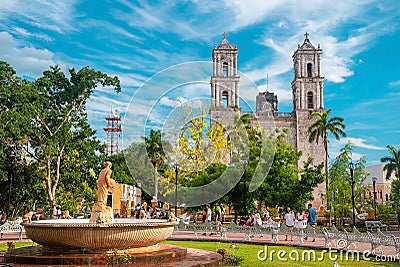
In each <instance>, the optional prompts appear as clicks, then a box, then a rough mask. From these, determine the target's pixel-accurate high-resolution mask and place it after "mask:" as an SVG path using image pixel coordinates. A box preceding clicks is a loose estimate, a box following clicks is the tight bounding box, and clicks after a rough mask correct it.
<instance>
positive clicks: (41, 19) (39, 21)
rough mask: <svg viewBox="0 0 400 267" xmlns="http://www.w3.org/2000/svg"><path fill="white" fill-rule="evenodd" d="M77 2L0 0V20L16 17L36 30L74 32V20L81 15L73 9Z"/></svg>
mask: <svg viewBox="0 0 400 267" xmlns="http://www.w3.org/2000/svg"><path fill="white" fill-rule="evenodd" d="M78 2H79V0H70V1H52V0H30V1H23V0H6V1H4V0H2V2H1V5H2V7H1V9H2V10H1V12H0V20H1V19H4V20H7V19H12V18H16V17H18V18H20V19H21V20H22V21H24V22H25V23H28V24H30V25H32V26H34V28H38V29H46V30H50V31H54V32H57V33H64V32H66V31H71V30H72V31H75V27H76V25H75V24H74V23H73V22H74V18H76V17H77V16H80V15H81V14H80V12H79V11H78V10H76V9H75V8H74V6H75V4H76V3H78Z"/></svg>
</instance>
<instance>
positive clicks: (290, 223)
mask: <svg viewBox="0 0 400 267" xmlns="http://www.w3.org/2000/svg"><path fill="white" fill-rule="evenodd" d="M295 220H296V217H295V216H294V214H293V211H292V209H291V208H287V213H286V214H285V225H286V227H287V228H288V232H293V227H294V221H295ZM287 240H288V236H287V235H286V239H285V241H287ZM290 241H293V236H292V235H290Z"/></svg>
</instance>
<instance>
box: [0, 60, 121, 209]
mask: <svg viewBox="0 0 400 267" xmlns="http://www.w3.org/2000/svg"><path fill="white" fill-rule="evenodd" d="M68 76H69V78H68V77H67V76H66V75H65V74H64V73H63V72H62V71H61V70H60V68H59V67H58V66H54V67H50V70H46V71H44V72H43V76H42V77H40V78H39V79H37V80H36V81H33V82H29V81H26V80H22V79H21V78H19V77H17V76H15V71H14V70H13V69H12V67H11V66H9V65H8V64H7V63H5V62H0V86H1V91H0V120H1V123H0V125H1V126H0V139H1V141H2V142H1V143H2V149H1V152H0V153H1V155H2V156H3V157H6V158H10V156H11V155H12V156H13V159H14V161H15V163H16V164H17V165H19V166H22V167H23V168H24V169H25V170H26V171H27V172H29V173H30V175H31V177H32V178H34V179H35V180H36V182H33V181H32V182H31V183H29V184H27V185H26V186H27V188H29V190H31V191H33V192H35V191H38V190H37V188H38V184H40V185H41V187H39V188H44V190H43V191H42V192H41V194H44V195H45V196H46V198H47V202H48V204H49V206H50V210H51V211H52V210H54V207H55V205H56V202H57V199H56V192H57V187H58V185H59V184H62V187H63V190H65V191H68V192H72V193H74V192H75V191H76V188H77V187H79V186H81V185H82V183H87V184H88V185H89V186H93V185H95V180H94V179H93V175H92V173H93V172H94V170H95V169H97V167H98V165H99V158H98V156H97V154H96V153H98V152H101V151H103V146H102V145H101V144H100V142H99V141H98V140H97V139H96V138H95V137H94V134H95V132H94V131H93V130H92V129H91V127H90V125H89V124H88V122H87V115H86V111H85V104H86V100H87V99H88V98H89V97H90V95H91V94H92V93H93V91H94V90H95V88H96V87H97V86H98V85H101V86H106V87H109V86H112V87H114V89H115V91H116V92H119V91H120V90H121V88H120V84H119V80H118V78H117V77H110V76H108V75H107V74H103V73H101V72H100V71H96V70H94V69H90V68H88V67H84V68H82V69H81V70H79V71H76V70H75V69H70V70H69V75H68ZM2 171H3V174H2V173H1V172H0V177H4V171H6V169H2ZM2 179H4V178H2ZM42 186H43V187H42ZM74 198H76V197H74Z"/></svg>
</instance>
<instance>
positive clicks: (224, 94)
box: [222, 91, 229, 107]
mask: <svg viewBox="0 0 400 267" xmlns="http://www.w3.org/2000/svg"><path fill="white" fill-rule="evenodd" d="M222 106H223V107H229V94H228V92H227V91H224V92H222Z"/></svg>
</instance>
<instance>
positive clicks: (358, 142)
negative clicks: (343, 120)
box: [330, 137, 386, 150]
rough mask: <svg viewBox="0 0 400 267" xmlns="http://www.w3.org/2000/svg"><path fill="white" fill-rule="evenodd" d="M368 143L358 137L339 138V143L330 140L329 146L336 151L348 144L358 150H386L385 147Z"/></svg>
mask: <svg viewBox="0 0 400 267" xmlns="http://www.w3.org/2000/svg"><path fill="white" fill-rule="evenodd" d="M368 141H369V140H367V139H365V138H360V137H344V138H341V139H340V141H337V140H335V139H333V140H331V142H330V146H331V147H332V148H334V149H335V148H336V150H340V149H341V148H343V147H344V145H345V144H347V143H348V142H350V143H352V144H353V145H354V146H356V147H359V148H365V149H370V150H386V148H385V147H380V146H375V145H370V144H367V142H368Z"/></svg>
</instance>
